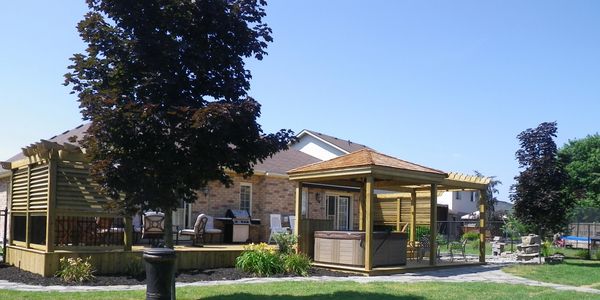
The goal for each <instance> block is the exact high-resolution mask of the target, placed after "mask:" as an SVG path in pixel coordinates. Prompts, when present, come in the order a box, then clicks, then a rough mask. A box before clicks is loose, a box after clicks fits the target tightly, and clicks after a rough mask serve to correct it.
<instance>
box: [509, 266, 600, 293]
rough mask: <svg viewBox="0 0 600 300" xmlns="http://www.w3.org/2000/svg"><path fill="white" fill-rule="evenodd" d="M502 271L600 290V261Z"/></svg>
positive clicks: (544, 280)
mask: <svg viewBox="0 0 600 300" xmlns="http://www.w3.org/2000/svg"><path fill="white" fill-rule="evenodd" d="M502 270H503V271H505V272H507V273H511V274H513V275H517V276H520V277H524V278H529V279H533V280H538V281H543V282H551V283H559V284H567V285H573V286H585V287H591V288H595V289H600V261H594V260H578V259H567V260H565V262H563V263H562V264H556V265H512V266H508V267H506V268H504V269H502ZM599 298H600V297H599Z"/></svg>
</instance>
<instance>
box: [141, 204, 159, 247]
mask: <svg viewBox="0 0 600 300" xmlns="http://www.w3.org/2000/svg"><path fill="white" fill-rule="evenodd" d="M164 234H165V214H163V213H157V212H148V213H145V214H144V216H143V218H142V239H149V240H150V243H151V244H152V245H153V246H156V245H158V241H159V240H160V239H161V238H162V237H163V236H164Z"/></svg>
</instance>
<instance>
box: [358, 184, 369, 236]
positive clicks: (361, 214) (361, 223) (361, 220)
mask: <svg viewBox="0 0 600 300" xmlns="http://www.w3.org/2000/svg"><path fill="white" fill-rule="evenodd" d="M365 198H366V196H365V185H364V183H363V184H362V185H361V186H360V198H359V201H358V230H360V231H362V230H365V209H366V207H365V205H366V202H367V200H366V199H365Z"/></svg>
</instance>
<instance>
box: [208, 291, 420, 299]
mask: <svg viewBox="0 0 600 300" xmlns="http://www.w3.org/2000/svg"><path fill="white" fill-rule="evenodd" d="M198 299H209V300H240V299H247V300H263V299H274V300H284V299H292V300H304V299H328V300H335V299H343V300H353V299H356V300H368V299H377V300H392V299H402V300H420V299H425V297H421V296H416V295H410V294H409V295H402V296H397V295H389V294H381V293H365V292H335V293H333V294H321V295H320V294H315V295H307V296H293V295H268V296H266V295H253V294H248V293H235V294H232V295H224V296H212V297H203V298H198Z"/></svg>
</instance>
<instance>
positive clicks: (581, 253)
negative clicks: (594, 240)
mask: <svg viewBox="0 0 600 300" xmlns="http://www.w3.org/2000/svg"><path fill="white" fill-rule="evenodd" d="M575 257H578V258H583V259H589V258H590V253H589V251H587V250H578V251H577V252H575Z"/></svg>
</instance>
